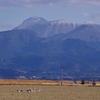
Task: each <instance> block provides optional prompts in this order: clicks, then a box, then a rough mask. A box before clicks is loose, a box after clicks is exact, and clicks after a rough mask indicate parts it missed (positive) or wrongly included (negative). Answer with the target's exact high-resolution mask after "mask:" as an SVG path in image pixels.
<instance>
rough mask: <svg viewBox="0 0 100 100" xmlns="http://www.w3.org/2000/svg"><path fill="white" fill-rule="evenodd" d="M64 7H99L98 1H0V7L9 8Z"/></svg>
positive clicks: (99, 1) (99, 0)
mask: <svg viewBox="0 0 100 100" xmlns="http://www.w3.org/2000/svg"><path fill="white" fill-rule="evenodd" d="M57 4H59V5H66V6H82V7H84V6H100V0H0V8H1V7H11V6H24V7H33V6H53V5H57Z"/></svg>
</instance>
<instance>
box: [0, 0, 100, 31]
mask: <svg viewBox="0 0 100 100" xmlns="http://www.w3.org/2000/svg"><path fill="white" fill-rule="evenodd" d="M32 16H37V17H43V18H44V19H46V20H48V21H53V20H60V19H64V20H66V21H67V22H73V23H84V22H90V21H91V22H94V23H96V24H100V0H0V31H6V30H11V29H13V28H15V27H16V26H18V25H20V24H21V23H22V22H23V21H24V20H26V19H27V18H30V17H32Z"/></svg>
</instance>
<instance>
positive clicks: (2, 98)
mask: <svg viewBox="0 0 100 100" xmlns="http://www.w3.org/2000/svg"><path fill="white" fill-rule="evenodd" d="M28 88H31V89H41V91H35V92H34V91H33V92H27V91H26V90H27V89H28ZM17 89H19V90H20V89H21V90H23V92H17ZM0 100H100V87H89V86H41V85H40V86H39V85H0Z"/></svg>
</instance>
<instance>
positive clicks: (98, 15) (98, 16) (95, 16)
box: [92, 12, 100, 19]
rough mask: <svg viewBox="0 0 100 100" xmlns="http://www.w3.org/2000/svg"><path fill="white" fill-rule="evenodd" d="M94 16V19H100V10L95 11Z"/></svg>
mask: <svg viewBox="0 0 100 100" xmlns="http://www.w3.org/2000/svg"><path fill="white" fill-rule="evenodd" d="M92 18H94V19H100V12H98V13H95V14H94V15H92Z"/></svg>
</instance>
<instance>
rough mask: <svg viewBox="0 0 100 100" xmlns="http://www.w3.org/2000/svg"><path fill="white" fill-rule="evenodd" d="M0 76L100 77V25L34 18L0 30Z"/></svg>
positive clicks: (97, 78) (92, 78)
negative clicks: (11, 28)
mask: <svg viewBox="0 0 100 100" xmlns="http://www.w3.org/2000/svg"><path fill="white" fill-rule="evenodd" d="M0 48H1V49H0V77H2V78H16V77H19V76H25V77H26V78H30V77H31V78H34V76H35V77H38V78H40V79H58V77H59V79H60V78H61V68H60V67H61V66H62V65H63V66H64V79H69V78H70V79H84V78H85V79H91V80H94V79H96V80H100V25H97V24H93V23H92V24H90V23H88V24H87V23H86V24H73V23H67V22H66V21H64V20H58V21H47V20H45V19H43V18H41V17H31V18H29V19H27V20H25V21H24V22H23V23H22V24H21V25H19V26H18V27H16V28H15V29H13V30H10V31H4V32H0Z"/></svg>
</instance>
